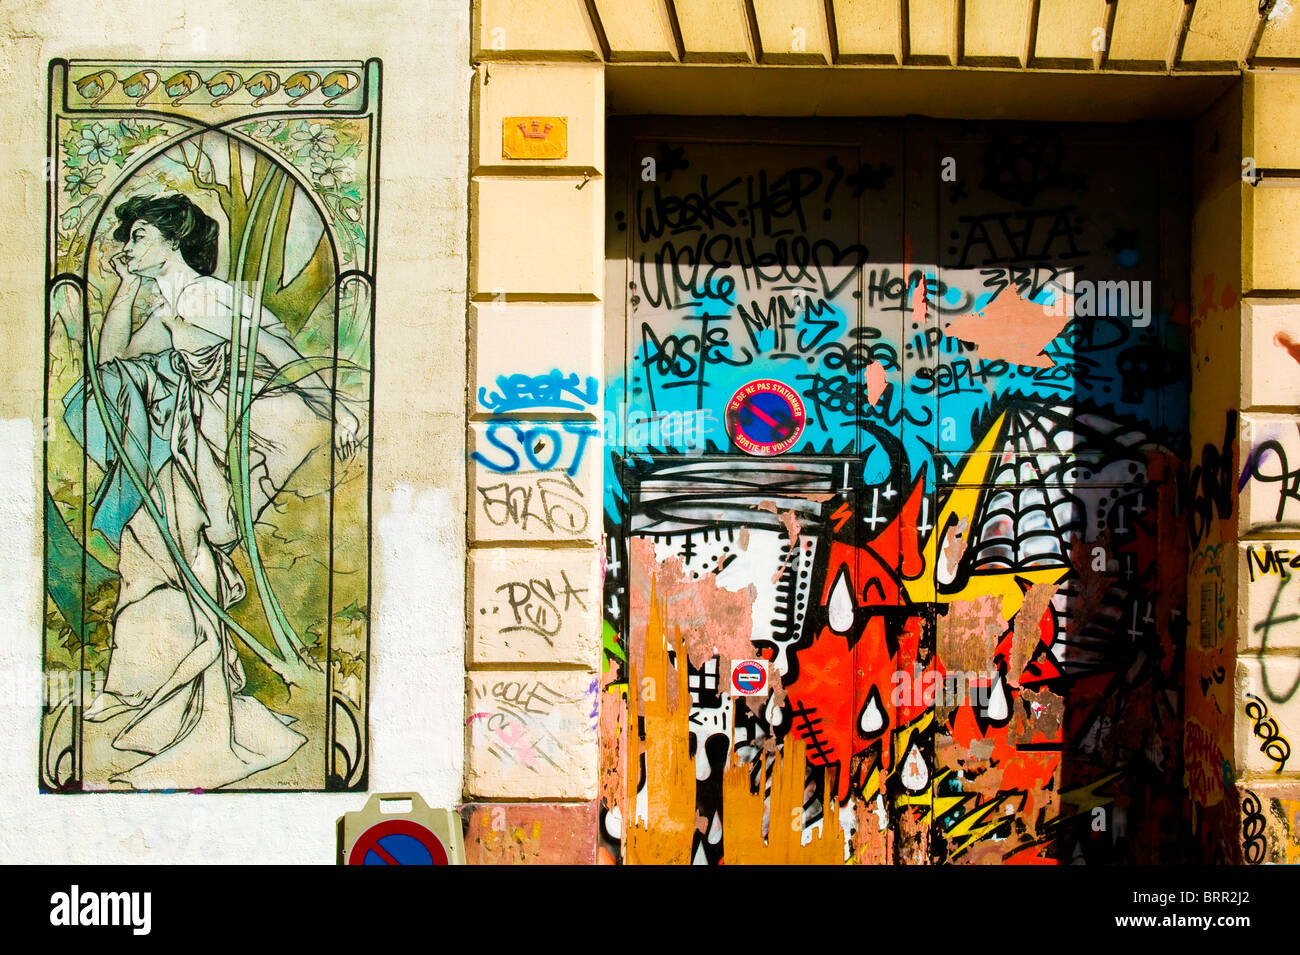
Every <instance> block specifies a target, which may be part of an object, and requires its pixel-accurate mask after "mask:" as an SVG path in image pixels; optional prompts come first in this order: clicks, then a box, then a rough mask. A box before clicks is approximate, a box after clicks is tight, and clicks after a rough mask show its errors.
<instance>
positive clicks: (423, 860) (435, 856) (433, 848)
mask: <svg viewBox="0 0 1300 955" xmlns="http://www.w3.org/2000/svg"><path fill="white" fill-rule="evenodd" d="M449 864H450V863H449V862H448V861H447V849H446V847H444V846H443V844H442V840H441V839H439V838H438V837H437V836H436V835H434V833H433V832H432V830H430V829H428V828H426V827H424V826H422V825H420V824H419V823H418V822H411V820H409V819H386V820H384V821H383V822H377V823H375V824H374V825H373V826H371V827H370V828H369V829H367V830H366V831H365V832H363V833H361V835H359V836H358V837H357V841H356V842H354V843H353V844H352V851H351V852H349V853H348V865H449Z"/></svg>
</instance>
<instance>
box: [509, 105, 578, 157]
mask: <svg viewBox="0 0 1300 955" xmlns="http://www.w3.org/2000/svg"><path fill="white" fill-rule="evenodd" d="M568 155H569V118H568V117H567V116H507V117H506V118H505V119H503V120H502V121H501V158H502V159H564V158H566V157H567V156H568Z"/></svg>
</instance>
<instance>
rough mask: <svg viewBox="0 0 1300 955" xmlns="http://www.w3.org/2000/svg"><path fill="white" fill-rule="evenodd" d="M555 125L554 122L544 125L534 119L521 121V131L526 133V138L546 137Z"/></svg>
mask: <svg viewBox="0 0 1300 955" xmlns="http://www.w3.org/2000/svg"><path fill="white" fill-rule="evenodd" d="M553 125H554V124H553V123H547V124H546V125H545V126H543V125H542V124H541V123H540V122H538V121H537V120H535V119H534V120H532V121H530V122H525V123H520V124H519V131H520V132H521V133H523V134H524V139H545V138H546V137H547V136H548V135H550V132H551V129H552V127H553Z"/></svg>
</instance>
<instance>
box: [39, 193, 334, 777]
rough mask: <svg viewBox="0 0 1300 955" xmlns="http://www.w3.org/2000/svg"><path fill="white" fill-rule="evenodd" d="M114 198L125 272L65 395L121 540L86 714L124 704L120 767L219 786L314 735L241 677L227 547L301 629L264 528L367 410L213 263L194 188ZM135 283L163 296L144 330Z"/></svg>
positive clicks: (213, 229)
mask: <svg viewBox="0 0 1300 955" xmlns="http://www.w3.org/2000/svg"><path fill="white" fill-rule="evenodd" d="M115 211H116V215H117V219H118V225H117V228H116V230H115V231H114V233H113V238H114V239H116V240H117V241H118V242H121V243H123V246H122V249H121V251H120V252H119V253H117V254H116V255H114V256H113V257H112V258H111V260H110V262H111V264H112V266H113V269H114V270H115V271H116V273H117V275H118V277H119V279H120V283H119V285H118V287H117V290H116V293H115V294H114V296H113V299H112V301H111V303H110V304H109V306H108V309H107V311H106V314H105V317H104V321H103V326H102V328H101V329H100V332H99V336H98V345H97V349H96V352H97V353H96V354H94V356H93V357H94V361H93V363H92V364H91V366H90V369H89V371H88V374H87V381H86V382H84V383H83V384H80V385H78V386H77V387H75V388H74V389H73V390H72V391H71V392H70V393H69V394H68V396H67V398H66V399H65V406H66V408H67V415H66V418H67V420H68V423H69V425H70V426H71V427H72V430H73V433H74V434H76V435H77V436H78V440H80V441H81V442H82V444H83V446H84V447H85V449H86V452H87V453H88V454H89V455H90V456H91V457H92V458H93V459H94V460H95V461H96V462H97V463H99V464H100V465H101V467H103V468H104V471H105V476H104V479H103V482H102V484H101V485H100V491H99V494H98V495H97V498H96V501H95V528H96V529H98V530H100V531H101V532H102V533H104V535H105V536H106V537H107V538H108V539H109V541H111V542H113V543H115V544H119V564H118V569H119V575H120V578H121V583H120V591H119V595H118V600H117V606H116V609H115V611H114V614H113V649H112V655H111V658H110V661H109V669H108V676H107V680H106V683H105V688H104V692H103V693H102V694H101V695H100V696H98V697H97V698H96V699H95V700H94V701H93V702H92V703H91V704H90V706H89V708H88V709H87V711H86V713H85V716H84V718H85V719H87V720H91V721H95V722H107V721H116V720H119V719H123V720H125V722H124V724H123V725H121V727H120V728H118V727H111V730H115V731H116V733H115V735H114V737H113V740H112V745H113V747H115V748H116V749H119V750H126V751H133V752H137V753H142V754H145V756H146V758H145V759H144V760H143V761H142V762H140V763H138V764H137V765H135V766H134V767H132V768H130V769H128V770H126V771H123V772H120V773H118V774H117V775H115V776H113V777H112V781H113V782H118V783H125V784H127V785H129V786H131V787H133V788H137V789H159V788H185V789H193V788H205V789H212V788H216V787H220V786H224V785H228V784H230V783H232V782H235V781H237V780H240V779H243V778H245V777H247V776H250V775H252V774H253V773H256V772H259V771H261V770H264V769H267V768H269V767H271V766H275V765H277V764H279V763H282V762H284V761H285V760H287V759H289V758H290V757H291V756H292V755H293V754H294V753H295V752H296V751H297V750H298V749H299V748H300V747H301V746H302V745H303V744H304V743H305V742H306V738H305V737H304V736H303V735H302V734H300V733H298V732H297V731H296V730H294V729H293V728H291V726H290V725H289V724H290V723H292V722H293V719H292V718H290V717H287V716H284V715H281V714H278V713H276V712H274V711H272V710H270V709H268V708H267V707H266V706H265V705H264V704H263V703H261V702H260V701H259V700H257V699H255V698H254V697H253V696H251V695H247V694H246V693H244V692H242V691H243V690H244V686H245V680H244V672H243V667H242V665H241V663H240V660H239V655H238V653H237V651H236V646H235V637H234V634H233V633H232V631H237V630H239V627H238V624H236V623H235V621H234V620H233V618H231V617H230V616H229V614H228V613H227V611H228V610H229V609H230V608H232V607H233V606H234V605H236V604H238V603H239V602H240V601H241V600H242V599H243V598H244V597H245V595H246V593H247V591H248V588H247V586H246V584H245V581H244V580H243V578H242V576H241V575H240V573H239V571H238V570H237V568H236V565H235V562H234V560H233V559H232V555H233V554H234V552H235V549H236V548H237V547H238V546H239V545H241V544H243V545H244V547H245V549H246V551H247V556H248V559H249V562H250V564H251V565H252V566H253V568H254V572H255V575H258V574H260V576H258V579H257V588H258V591H259V596H260V597H261V598H262V603H263V605H264V607H266V608H267V617H268V621H269V622H270V624H271V628H272V631H273V632H274V631H275V630H276V626H277V621H276V620H275V619H274V618H275V617H276V616H277V614H278V615H279V616H280V620H279V621H278V625H279V626H280V627H283V628H288V629H289V630H290V631H291V628H290V627H289V625H288V623H287V621H286V620H284V619H283V615H282V613H280V612H279V608H278V605H277V604H276V603H275V598H274V594H273V593H268V592H267V591H268V590H269V588H268V587H266V581H265V572H264V570H263V569H262V568H261V565H260V563H259V560H258V557H257V546H256V541H255V540H253V535H252V528H253V525H254V523H255V522H256V521H257V519H258V516H259V515H260V514H261V513H262V511H263V510H264V509H265V508H266V507H267V505H268V504H270V503H271V501H272V500H273V499H275V497H276V495H277V494H278V493H279V492H280V491H281V489H283V488H284V486H285V484H286V482H287V481H288V480H289V479H290V477H291V476H292V475H293V474H294V472H295V471H296V470H298V468H299V467H301V466H302V464H303V462H304V461H306V460H307V458H308V457H309V456H310V455H312V454H313V453H314V452H316V451H317V450H319V449H322V448H327V447H328V446H329V434H330V426H331V423H332V424H333V431H334V450H335V451H336V452H337V453H338V455H339V456H340V457H341V458H343V459H347V458H348V457H350V456H351V455H352V454H353V453H354V452H355V451H356V450H357V447H358V443H359V441H358V427H359V425H358V421H357V418H356V417H355V416H354V415H353V414H352V413H351V412H350V411H349V410H348V409H347V408H345V407H344V406H343V404H342V402H340V401H339V400H338V399H337V398H336V396H335V395H334V394H333V392H332V390H331V386H330V384H329V382H328V381H327V379H326V377H325V376H323V375H322V374H321V370H320V369H321V366H322V365H323V364H326V363H325V362H324V361H323V360H321V359H317V360H315V361H313V360H311V359H307V358H304V357H303V356H302V355H301V354H300V353H299V352H298V350H297V349H296V348H295V346H294V345H293V344H292V342H291V339H290V335H289V332H288V330H287V329H286V328H285V326H284V325H283V324H282V323H281V322H280V321H279V320H278V319H277V318H276V317H275V316H274V315H272V314H271V313H270V312H269V311H267V310H266V309H265V308H264V307H262V306H261V304H260V302H255V301H253V300H252V298H253V295H251V294H248V293H245V294H241V293H240V290H239V289H238V288H236V286H234V285H232V284H230V283H228V282H224V281H222V280H220V279H218V278H215V277H214V276H213V272H214V271H215V270H216V265H217V250H218V226H217V223H216V222H215V221H214V220H213V219H212V218H210V217H209V216H208V215H207V214H205V213H204V212H203V211H202V210H201V209H200V208H199V207H198V206H197V205H196V204H194V203H193V202H191V201H190V200H189V199H188V198H187V197H185V196H183V195H165V196H157V197H148V196H136V197H134V198H131V199H128V200H127V201H125V202H124V203H122V204H121V205H119V206H117V208H116V210H115ZM232 254H233V253H232ZM145 292H147V293H150V294H145V295H143V296H142V293H145ZM138 297H139V298H140V304H141V305H148V304H149V303H150V302H152V308H151V309H150V310H149V311H148V314H147V315H146V316H145V318H144V320H143V321H142V322H140V323H139V325H138V327H136V328H134V329H133V328H132V325H133V321H132V314H133V311H135V310H137V308H138V307H139V306H137V298H138ZM236 313H238V314H239V316H240V320H239V321H232V318H233V316H234V315H236ZM236 338H238V341H236ZM92 340H93V339H92ZM239 632H240V633H241V634H242V636H241V639H244V641H245V643H247V642H248V639H249V636H248V634H247V633H246V632H244V631H239ZM252 639H256V638H252ZM277 643H279V640H277ZM255 649H256V648H255ZM304 661H305V657H304V658H303V660H295V661H293V662H294V663H295V664H299V663H302V662H304Z"/></svg>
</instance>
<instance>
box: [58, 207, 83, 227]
mask: <svg viewBox="0 0 1300 955" xmlns="http://www.w3.org/2000/svg"><path fill="white" fill-rule="evenodd" d="M80 221H81V206H73V207H72V208H71V209H69V210H68V211H67V212H65V213H63V215H61V216H59V228H61V229H63V230H64V231H65V232H71V231H72V230H73V229H75V228H76V227H77V223H78V222H80Z"/></svg>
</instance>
